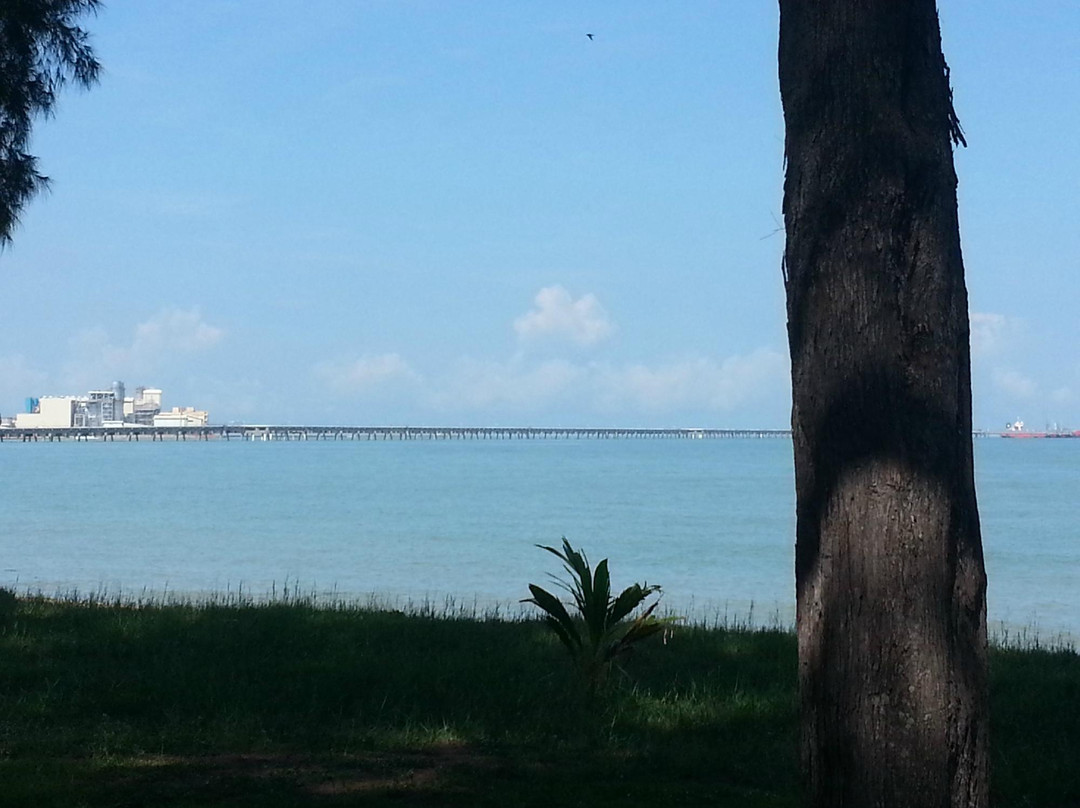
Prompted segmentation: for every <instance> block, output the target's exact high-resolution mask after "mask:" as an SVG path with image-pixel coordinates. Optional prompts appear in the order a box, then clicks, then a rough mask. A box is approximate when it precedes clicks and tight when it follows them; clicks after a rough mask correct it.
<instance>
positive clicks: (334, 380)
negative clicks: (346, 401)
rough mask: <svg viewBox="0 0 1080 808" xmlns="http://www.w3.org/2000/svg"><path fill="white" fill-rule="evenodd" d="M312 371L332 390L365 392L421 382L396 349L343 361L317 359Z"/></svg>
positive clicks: (349, 392) (354, 393)
mask: <svg viewBox="0 0 1080 808" xmlns="http://www.w3.org/2000/svg"><path fill="white" fill-rule="evenodd" d="M314 372H315V376H316V377H317V378H318V379H320V380H321V381H322V382H324V383H325V384H326V385H327V386H328V387H329V388H330V389H331V390H333V391H334V392H337V393H345V394H349V395H358V394H359V395H366V394H369V393H372V392H375V391H378V390H385V389H387V388H389V387H400V386H401V385H402V384H409V385H413V384H417V383H419V382H421V379H420V376H419V375H418V374H417V373H416V372H415V371H414V370H413V369H412V368H411V367H410V366H409V363H408V362H406V361H405V360H404V359H402V358H401V356H399V355H398V354H396V353H386V354H380V355H378V356H367V355H365V356H361V357H360V358H359V359H354V360H352V361H347V362H320V363H319V364H318V365H316V366H315V369H314Z"/></svg>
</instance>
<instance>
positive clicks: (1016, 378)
mask: <svg viewBox="0 0 1080 808" xmlns="http://www.w3.org/2000/svg"><path fill="white" fill-rule="evenodd" d="M991 378H992V380H993V382H994V386H995V387H996V388H997V389H999V390H1001V391H1002V392H1004V393H1008V394H1009V395H1011V396H1015V397H1016V398H1032V397H1033V396H1034V395H1035V393H1036V392H1037V390H1038V385H1036V384H1035V382H1034V381H1032V380H1031V379H1030V378H1029V377H1027V376H1025V375H1024V374H1022V373H1019V372H1018V371H1015V370H1006V369H1004V368H994V372H993V374H992V376H991Z"/></svg>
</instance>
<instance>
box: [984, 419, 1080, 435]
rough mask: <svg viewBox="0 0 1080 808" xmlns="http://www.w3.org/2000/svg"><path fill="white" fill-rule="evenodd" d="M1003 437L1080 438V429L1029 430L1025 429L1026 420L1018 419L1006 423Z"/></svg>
mask: <svg viewBox="0 0 1080 808" xmlns="http://www.w3.org/2000/svg"><path fill="white" fill-rule="evenodd" d="M1001 437H1003V438H1080V429H1076V430H1068V429H1048V430H1047V431H1046V432H1029V431H1028V430H1026V429H1024V422H1023V421H1021V420H1019V419H1017V420H1015V421H1013V422H1012V423H1011V424H1005V431H1004V432H1002V433H1001Z"/></svg>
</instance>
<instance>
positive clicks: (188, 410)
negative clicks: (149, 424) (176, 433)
mask: <svg viewBox="0 0 1080 808" xmlns="http://www.w3.org/2000/svg"><path fill="white" fill-rule="evenodd" d="M209 418H210V414H209V413H208V412H207V411H206V410H197V409H195V408H194V407H183V408H181V407H173V408H172V409H171V410H170V411H169V412H163V413H159V414H158V415H155V416H154V426H206V422H207V421H208V420H209Z"/></svg>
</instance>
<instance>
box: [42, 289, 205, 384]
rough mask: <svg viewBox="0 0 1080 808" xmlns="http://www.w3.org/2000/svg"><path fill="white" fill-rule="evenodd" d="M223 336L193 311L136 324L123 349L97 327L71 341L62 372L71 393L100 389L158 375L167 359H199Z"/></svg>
mask: <svg viewBox="0 0 1080 808" xmlns="http://www.w3.org/2000/svg"><path fill="white" fill-rule="evenodd" d="M223 335H224V331H222V330H221V329H220V328H217V327H216V326H212V325H210V324H209V323H207V322H205V321H204V320H203V319H202V315H201V314H200V313H199V310H198V309H197V308H192V309H179V308H166V309H162V310H161V311H159V312H158V313H157V314H155V315H153V316H152V317H151V318H150V319H148V320H146V321H144V322H142V323H139V324H138V325H137V326H136V327H135V333H134V335H132V338H131V341H130V342H129V343H127V344H120V345H117V344H114V343H112V342H111V341H110V337H109V334H108V332H107V331H106V330H105V329H104V328H103V327H101V326H97V327H95V328H90V329H86V330H84V331H81V332H79V333H78V334H76V335H75V337H73V338H72V340H71V343H70V344H71V348H72V353H73V357H74V358H73V360H72V361H71V362H70V363H69V364H68V365H67V367H66V368H65V372H64V374H63V375H64V381H65V382H66V383H67V384H69V385H71V387H72V389H74V390H79V391H81V390H82V389H83V388H84V387H88V386H89V387H94V386H101V385H102V384H107V383H108V382H109V381H110V380H112V379H117V378H119V379H123V378H128V377H130V376H132V375H144V374H147V373H152V372H155V371H157V370H159V369H160V368H161V367H162V366H164V365H165V364H166V363H167V362H168V361H169V360H170V359H173V358H176V357H180V356H189V355H192V354H198V353H202V352H204V351H207V350H209V349H210V348H212V347H214V346H215V345H217V343H218V342H220V341H221V338H222V336H223Z"/></svg>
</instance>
